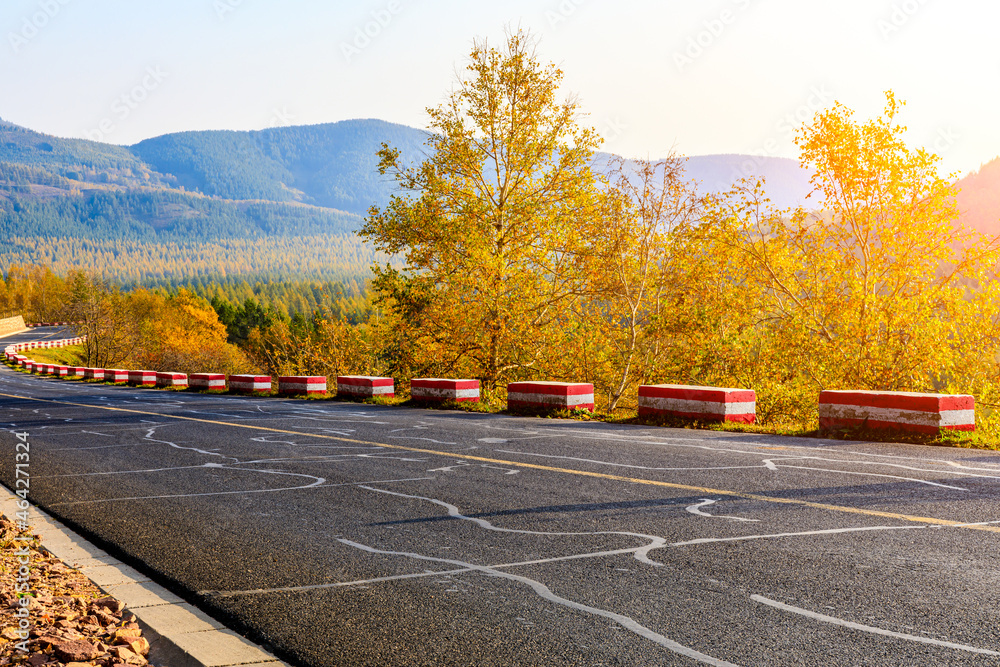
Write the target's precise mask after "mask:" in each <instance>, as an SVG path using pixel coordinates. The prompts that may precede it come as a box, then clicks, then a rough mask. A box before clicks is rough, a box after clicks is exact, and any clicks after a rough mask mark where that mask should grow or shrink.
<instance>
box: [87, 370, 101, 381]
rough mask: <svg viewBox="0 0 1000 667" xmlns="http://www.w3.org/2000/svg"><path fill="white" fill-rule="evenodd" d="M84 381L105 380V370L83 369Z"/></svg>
mask: <svg viewBox="0 0 1000 667" xmlns="http://www.w3.org/2000/svg"><path fill="white" fill-rule="evenodd" d="M83 379H84V380H103V379H104V369H103V368H84V369H83Z"/></svg>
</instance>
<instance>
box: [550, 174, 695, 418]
mask: <svg viewBox="0 0 1000 667" xmlns="http://www.w3.org/2000/svg"><path fill="white" fill-rule="evenodd" d="M608 167H609V168H608V178H607V181H606V184H605V188H606V190H605V192H604V196H603V198H602V206H601V209H600V215H597V216H593V217H592V218H590V219H589V220H587V221H586V222H587V226H586V231H587V239H586V240H587V244H586V248H585V250H584V251H583V253H582V256H583V261H582V262H581V267H582V269H583V272H584V278H585V287H584V293H583V295H582V296H581V298H579V299H577V300H575V315H576V322H577V323H578V325H577V326H578V328H579V333H578V334H577V335H574V336H572V338H574V339H575V340H567V342H566V346H565V347H566V349H567V352H568V353H569V354H567V356H566V359H567V361H569V362H571V363H575V364H576V365H577V367H578V369H579V371H578V372H577V373H576V375H577V377H580V378H587V379H589V380H591V381H593V382H594V383H595V388H596V389H597V390H598V391H599V393H602V394H603V395H605V396H606V398H607V404H608V408H609V409H611V410H614V409H615V408H616V407H617V406H618V403H619V401H621V400H622V398H623V397H625V396H634V395H635V393H636V388H637V386H638V384H639V383H640V382H643V381H654V380H657V379H661V378H662V377H663V376H664V375H666V374H667V373H668V370H667V366H668V363H667V362H668V360H667V359H665V358H664V357H665V353H666V352H667V351H668V349H669V347H670V346H671V344H672V343H673V342H675V340H676V339H675V338H674V336H673V334H672V332H671V328H672V323H673V322H674V321H675V320H676V319H677V317H676V316H677V315H678V314H679V313H680V311H679V310H678V309H677V307H676V306H677V303H678V300H682V299H683V298H684V294H685V293H686V291H687V290H689V289H690V287H691V285H690V284H689V280H688V279H687V277H686V276H687V273H688V271H689V267H690V265H691V263H692V262H693V261H696V260H695V259H694V258H692V257H691V256H690V254H689V253H688V252H687V248H686V240H685V239H686V238H687V237H688V236H689V235H690V233H691V230H692V227H693V226H694V225H696V223H697V222H698V215H699V210H700V197H699V196H698V195H697V193H696V192H695V187H694V185H693V184H692V183H689V182H687V181H686V180H685V177H684V159H683V158H682V157H679V156H676V155H671V156H670V157H668V158H665V159H662V160H658V161H655V162H653V161H649V160H634V161H626V160H624V159H623V158H619V157H614V158H611V160H610V162H609V165H608ZM685 312H686V311H685ZM570 324H571V325H572V323H570ZM686 324H687V325H689V324H690V322H687V323H686ZM570 331H572V328H570ZM566 375H570V373H569V372H567V373H566ZM632 407H634V401H633V406H632Z"/></svg>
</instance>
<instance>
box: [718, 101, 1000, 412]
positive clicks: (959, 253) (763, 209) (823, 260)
mask: <svg viewBox="0 0 1000 667" xmlns="http://www.w3.org/2000/svg"><path fill="white" fill-rule="evenodd" d="M901 106H902V103H900V102H899V101H897V100H896V99H895V97H894V95H893V94H892V93H891V92H888V93H886V105H885V110H884V113H883V115H882V116H881V117H879V118H876V119H874V120H869V121H867V122H864V123H859V122H857V121H855V120H854V119H853V113H852V112H851V111H850V110H849V109H847V108H845V107H844V106H842V105H840V104H839V103H838V104H836V105H835V106H834V107H833V108H831V109H829V110H826V111H823V112H821V113H818V114H817V115H816V117H815V119H814V120H813V122H812V123H811V124H809V125H807V126H805V127H804V128H803V129H802V130H801V132H800V134H799V136H798V138H797V143H798V145H799V147H800V149H801V152H802V162H803V164H804V166H806V167H808V168H810V169H811V170H813V172H814V175H813V177H812V182H813V184H814V185H815V187H816V191H817V192H818V194H819V195H820V206H819V207H818V212H817V213H815V214H810V215H807V214H806V213H805V212H803V211H801V210H799V211H776V210H774V209H773V208H771V207H770V206H769V205H768V204H767V202H766V200H764V199H763V197H762V192H761V190H760V189H759V188H754V187H744V188H742V189H738V190H736V191H734V192H732V193H730V194H729V195H728V196H726V197H722V198H717V199H716V200H715V201H714V203H713V204H712V205H711V206H710V211H709V215H708V216H707V223H706V225H705V227H704V229H703V230H702V233H703V239H704V243H705V244H704V247H703V249H702V251H701V252H703V253H706V254H712V255H714V256H716V257H719V258H720V261H722V260H721V258H723V257H725V256H726V255H732V256H735V257H737V258H738V260H739V270H738V272H737V274H736V276H734V279H736V280H738V281H741V282H742V283H743V284H744V285H745V286H746V293H745V301H744V302H742V303H739V304H735V307H736V310H737V311H739V310H742V309H743V308H745V307H750V308H751V310H752V311H754V312H755V316H754V318H753V326H752V327H749V328H747V329H746V330H744V332H743V333H742V337H743V339H744V342H745V349H751V348H752V349H755V350H756V354H757V355H758V357H757V358H756V359H755V361H756V362H757V363H758V366H757V373H758V375H759V377H758V387H761V386H762V387H763V389H764V392H763V393H764V396H763V397H762V398H763V403H764V404H765V406H767V405H768V404H769V402H770V404H771V407H772V408H773V407H774V403H775V402H779V403H780V402H783V403H784V405H783V407H780V408H778V409H775V410H774V412H775V414H781V413H783V414H784V415H785V416H797V417H798V418H799V419H801V420H807V419H808V418H810V417H811V416H814V414H815V398H816V395H817V394H818V392H819V391H820V390H822V389H871V390H889V391H929V390H946V391H962V392H979V393H982V392H983V391H985V390H987V386H988V385H989V382H990V378H995V377H996V372H997V366H996V361H995V354H996V351H997V343H998V339H1000V328H998V307H1000V290H998V283H997V281H996V279H995V276H994V275H993V268H994V266H995V265H996V262H997V259H998V244H997V240H996V239H987V238H982V237H979V236H976V235H974V234H973V233H971V232H968V231H965V230H962V229H961V228H960V227H959V226H958V224H957V218H958V210H957V207H956V204H955V189H954V186H953V184H952V182H951V181H950V180H948V179H946V178H943V177H942V176H940V175H939V174H938V171H937V163H938V162H939V158H938V156H935V155H933V154H931V153H929V152H927V151H926V150H924V149H915V150H914V149H911V148H909V147H908V146H907V145H906V144H905V142H904V140H903V134H904V132H905V130H906V128H905V127H904V126H902V125H900V124H899V122H898V115H899V112H900V109H901ZM750 360H751V359H749V358H748V361H750ZM769 392H770V394H769Z"/></svg>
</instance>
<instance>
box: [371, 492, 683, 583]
mask: <svg viewBox="0 0 1000 667" xmlns="http://www.w3.org/2000/svg"><path fill="white" fill-rule="evenodd" d="M361 488H362V489H367V490H368V491H374V492H375V493H384V494H386V495H390V496H397V497H399V498H408V499H410V500H423V501H424V502H428V503H433V504H435V505H437V506H439V507H443V508H445V509H446V510H448V516H450V517H453V518H455V519H461V520H463V521H471V522H473V523H475V524H477V525H479V526H480V527H481V528H485V529H486V530H493V531H496V532H499V533H515V534H518V535H543V536H557V537H590V536H597V535H622V536H626V537H638V538H641V539H644V540H649V544H647V545H644V546H641V547H636V548H635V549H634V550H626V551H632V552H633V554H634V556H635V558H636V560H638V561H640V562H643V563H645V564H647V565H652V566H653V567H663V565H662V563H657V562H655V561H652V560H650V559H649V552H650V551H652V550H653V549H660V548H662V547H664V546H666V543H667V541H666V539H664V538H662V537H659V536H657V535H645V534H643V533H633V532H628V531H618V530H603V531H594V532H582V533H580V532H578V533H569V532H549V531H538V530H521V529H518V528H500V527H499V526H495V525H493V524H492V523H490V522H489V521H487V520H486V519H480V518H478V517H471V516H466V515H464V514H462V513H461V512H460V511H459V509H458V507H456V506H455V505H452V504H451V503H448V502H445V501H443V500H438V499H436V498H427V497H425V496H414V495H410V494H407V493H400V492H398V491H389V490H387V489H376V488H374V487H371V486H362V487H361Z"/></svg>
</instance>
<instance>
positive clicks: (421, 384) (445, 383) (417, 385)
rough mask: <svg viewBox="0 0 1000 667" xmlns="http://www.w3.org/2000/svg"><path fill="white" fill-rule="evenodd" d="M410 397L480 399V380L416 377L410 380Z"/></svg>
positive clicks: (432, 400)
mask: <svg viewBox="0 0 1000 667" xmlns="http://www.w3.org/2000/svg"><path fill="white" fill-rule="evenodd" d="M410 398H412V399H413V400H414V401H430V402H438V403H440V402H443V401H470V402H477V401H479V380H446V379H442V378H414V379H413V380H410Z"/></svg>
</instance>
